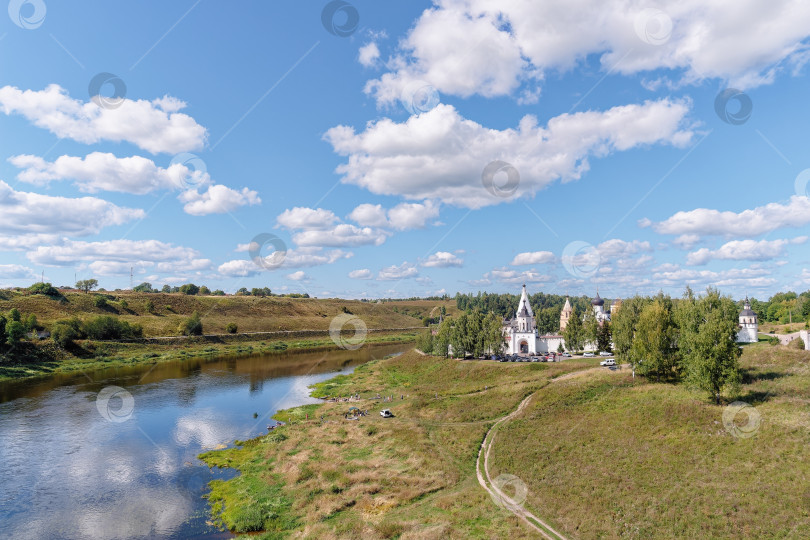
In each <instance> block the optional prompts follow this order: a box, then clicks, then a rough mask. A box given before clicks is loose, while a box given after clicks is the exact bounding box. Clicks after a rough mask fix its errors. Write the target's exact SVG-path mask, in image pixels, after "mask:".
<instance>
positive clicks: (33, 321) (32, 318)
mask: <svg viewBox="0 0 810 540" xmlns="http://www.w3.org/2000/svg"><path fill="white" fill-rule="evenodd" d="M21 322H23V321H21ZM23 326H24V327H25V329H26V331H28V332H31V331H32V330H36V329H38V328H39V321H37V316H36V315H34V314H33V313H31V314H30V315H28V317H26V318H25V321H24V322H23Z"/></svg>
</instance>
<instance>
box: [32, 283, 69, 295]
mask: <svg viewBox="0 0 810 540" xmlns="http://www.w3.org/2000/svg"><path fill="white" fill-rule="evenodd" d="M28 292H30V293H32V294H44V295H45V296H51V297H60V296H62V293H60V292H59V290H58V289H56V288H55V287H54V286H53V285H51V284H50V283H34V284H33V285H31V286H30V287H28Z"/></svg>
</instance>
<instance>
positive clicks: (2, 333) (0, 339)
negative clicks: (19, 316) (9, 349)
mask: <svg viewBox="0 0 810 540" xmlns="http://www.w3.org/2000/svg"><path fill="white" fill-rule="evenodd" d="M6 322H7V321H6V318H5V317H3V316H2V315H0V345H2V344H3V343H5V342H6Z"/></svg>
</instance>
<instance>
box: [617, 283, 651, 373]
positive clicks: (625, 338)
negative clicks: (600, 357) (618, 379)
mask: <svg viewBox="0 0 810 540" xmlns="http://www.w3.org/2000/svg"><path fill="white" fill-rule="evenodd" d="M646 303H647V300H646V299H645V298H642V297H641V296H634V297H633V298H628V299H627V300H625V301H624V302H622V308H621V309H620V310H619V312H618V313H616V315H614V316H613V317H611V320H610V329H611V332H612V333H613V352H614V353H615V355H616V360H617V361H618V362H619V363H622V362H624V363H628V364H630V367H631V368H632V369H633V377H635V376H636V366H637V365H638V363H639V361H641V360H642V359H643V358H642V357H636V356H635V355H634V354H633V352H634V351H633V340H634V339H635V336H636V326H637V325H638V319H639V317H640V316H641V311H642V309H644V305H645V304H646ZM635 352H638V351H637V350H636V351H635Z"/></svg>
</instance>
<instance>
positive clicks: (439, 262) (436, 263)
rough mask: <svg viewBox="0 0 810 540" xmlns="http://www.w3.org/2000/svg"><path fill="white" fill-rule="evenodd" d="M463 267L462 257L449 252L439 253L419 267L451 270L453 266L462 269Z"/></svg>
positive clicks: (421, 262) (425, 260)
mask: <svg viewBox="0 0 810 540" xmlns="http://www.w3.org/2000/svg"><path fill="white" fill-rule="evenodd" d="M463 265H464V261H463V260H462V259H461V258H460V257H458V256H456V255H454V254H452V253H449V252H447V251H437V252H436V253H434V254H433V255H431V256H429V257H428V258H427V259H424V260H422V261H420V263H419V266H423V267H425V268H449V267H451V266H454V267H457V268H460V267H461V266H463Z"/></svg>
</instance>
